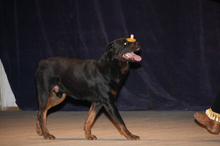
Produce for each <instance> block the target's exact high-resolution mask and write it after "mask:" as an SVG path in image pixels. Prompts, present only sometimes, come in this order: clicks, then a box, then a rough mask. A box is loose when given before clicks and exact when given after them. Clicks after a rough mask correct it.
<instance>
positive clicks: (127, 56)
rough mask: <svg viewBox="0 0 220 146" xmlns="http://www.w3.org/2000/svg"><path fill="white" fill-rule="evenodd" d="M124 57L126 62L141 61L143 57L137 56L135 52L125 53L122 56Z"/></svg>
mask: <svg viewBox="0 0 220 146" xmlns="http://www.w3.org/2000/svg"><path fill="white" fill-rule="evenodd" d="M122 57H123V58H124V59H126V60H131V61H137V62H138V61H141V59H142V58H141V56H139V55H137V54H135V53H134V52H129V53H125V54H123V55H122Z"/></svg>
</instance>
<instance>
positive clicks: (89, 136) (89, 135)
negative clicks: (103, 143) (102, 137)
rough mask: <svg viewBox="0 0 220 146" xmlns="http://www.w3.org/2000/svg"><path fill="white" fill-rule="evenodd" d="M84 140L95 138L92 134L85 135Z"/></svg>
mask: <svg viewBox="0 0 220 146" xmlns="http://www.w3.org/2000/svg"><path fill="white" fill-rule="evenodd" d="M86 139H87V140H96V139H97V137H96V136H95V135H92V134H86Z"/></svg>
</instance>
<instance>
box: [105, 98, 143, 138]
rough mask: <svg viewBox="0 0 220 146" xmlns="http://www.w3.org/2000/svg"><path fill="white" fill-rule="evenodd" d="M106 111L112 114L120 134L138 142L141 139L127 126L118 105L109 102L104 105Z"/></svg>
mask: <svg viewBox="0 0 220 146" xmlns="http://www.w3.org/2000/svg"><path fill="white" fill-rule="evenodd" d="M104 107H105V109H106V111H107V112H108V113H109V114H110V116H111V117H112V119H113V120H114V122H115V123H116V124H117V125H118V126H117V127H118V128H119V130H120V133H121V134H122V135H124V136H125V137H126V138H127V139H130V140H137V139H140V137H139V136H136V135H133V134H132V133H131V132H130V131H129V130H128V129H127V128H126V126H125V123H124V121H123V119H122V117H121V115H120V113H119V111H118V108H117V106H116V103H115V102H114V101H108V102H107V103H106V104H104Z"/></svg>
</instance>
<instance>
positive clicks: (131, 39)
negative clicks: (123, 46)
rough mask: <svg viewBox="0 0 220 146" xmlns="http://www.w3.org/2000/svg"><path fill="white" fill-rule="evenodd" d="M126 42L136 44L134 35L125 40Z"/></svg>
mask: <svg viewBox="0 0 220 146" xmlns="http://www.w3.org/2000/svg"><path fill="white" fill-rule="evenodd" d="M127 41H128V42H136V39H135V38H134V35H133V34H131V36H130V38H127Z"/></svg>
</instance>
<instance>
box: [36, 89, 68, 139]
mask: <svg viewBox="0 0 220 146" xmlns="http://www.w3.org/2000/svg"><path fill="white" fill-rule="evenodd" d="M58 90H59V87H58V86H54V88H53V89H52V90H51V91H50V94H49V98H47V100H45V99H44V100H43V101H41V102H39V103H40V105H39V112H38V116H37V123H36V130H37V133H38V134H39V135H43V136H44V138H45V139H55V137H54V136H53V135H51V134H50V133H49V131H48V129H47V111H48V110H49V109H50V108H51V107H53V106H56V105H58V104H59V103H61V102H62V101H63V100H64V99H65V98H66V94H65V93H63V94H62V96H61V98H59V97H57V96H56V92H57V91H58ZM43 95H44V96H46V95H47V94H40V95H39V96H43ZM40 99H41V98H39V100H40Z"/></svg>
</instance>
